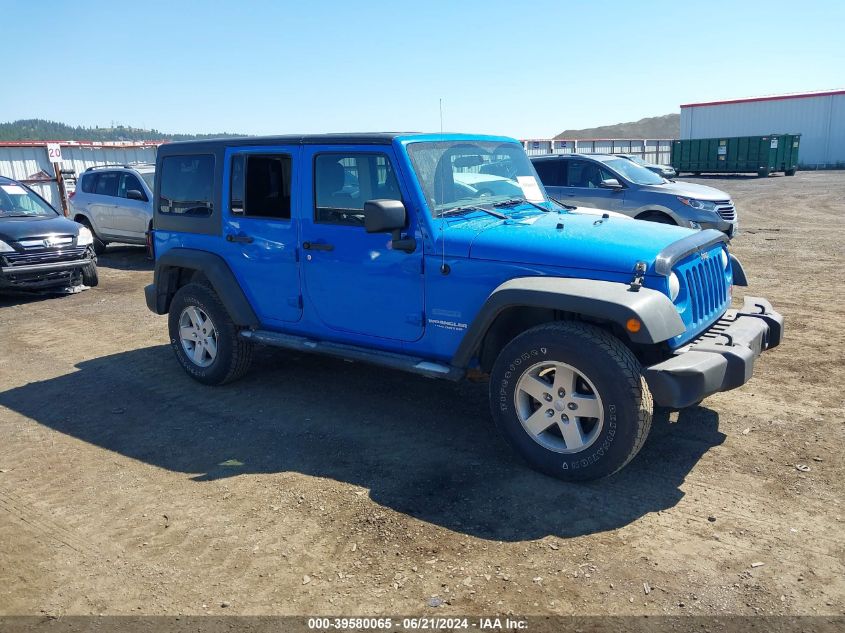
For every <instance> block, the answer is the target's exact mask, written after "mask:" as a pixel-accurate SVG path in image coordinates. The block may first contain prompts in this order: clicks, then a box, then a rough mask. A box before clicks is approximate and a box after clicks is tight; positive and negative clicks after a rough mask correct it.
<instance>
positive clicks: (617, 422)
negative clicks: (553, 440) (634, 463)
mask: <svg viewBox="0 0 845 633" xmlns="http://www.w3.org/2000/svg"><path fill="white" fill-rule="evenodd" d="M544 361H554V362H560V363H566V364H567V365H569V366H571V367H573V368H575V369H576V370H577V371H578V372H579V373H582V374H583V375H584V376H587V377H589V379H590V380H591V381H592V383H593V384H594V385H595V388H596V391H597V393H598V395H599V397H600V399H601V404H602V407H601V409H602V411H603V413H604V421H603V425H602V427H601V430H600V432H599V434H598V436H597V438H596V439H595V441H594V442H593V443H592V444H591V445H589V446H588V447H587V448H585V449H584V450H582V451H581V452H576V453H561V452H555V451H553V450H550V449H548V448H546V447H545V446H543V445H541V444H540V443H538V442H537V441H536V440H535V439H534V437H532V436H531V435H530V434H529V433H528V432H527V431H526V430H525V428H524V427H523V425H522V423H521V422H520V420H519V416H518V414H517V411H516V402H515V394H516V388H517V384H518V383H519V380H520V378H521V377H522V376H523V375H524V374H525V373H526V371H527V370H528V369H529V368H530V367H532V366H535V365H536V364H537V363H540V362H544ZM490 407H491V411H492V414H493V420H494V421H495V423H496V426H497V428H498V429H499V431H500V432H501V433H502V435H503V436H504V438H505V440H507V442H508V444H510V445H511V447H512V448H513V449H514V450H515V451H516V452H517V453H519V454H520V455H521V456H522V457H523V458H524V459H525V460H526V461H527V462H528V463H529V465H530V466H531V467H532V468H534V469H536V470H538V471H540V472H542V473H545V474H547V475H551V476H552V477H556V478H558V479H563V480H565V481H586V480H591V479H599V478H601V477H607V476H609V475H612V474H613V473H615V472H617V471H618V470H620V469H621V468H622V467H624V466H625V465H626V464H627V463H628V462H630V461H631V460H632V459H633V458H634V456H635V455H636V454H637V453H638V452H639V450H640V448H642V446H643V444H644V443H645V440H646V438H647V437H648V433H649V430H650V429H651V420H652V410H653V403H652V398H651V392H650V391H649V389H648V385H647V384H646V382H645V379H644V378H643V377H642V368H641V365H640V363H639V361H638V360H637V358H636V357H635V356H634V354H633V353H632V352H631V350H629V349H628V348H627V347H625V345H623V344H622V342H621V341H620V340H619V339H617V338H616V337H614V336H613V335H611V334H610V333H608V332H606V331H604V330H602V329H600V328H598V327H596V326H593V325H590V324H586V323H579V322H571V321H557V322H554V323H548V324H544V325H539V326H537V327H534V328H532V329H530V330H527V331H526V332H523V333H522V334H520V335H519V336H517V337H516V338H514V339H513V340H512V341H511V342H510V343H508V345H506V346H505V348H504V349H503V350H502V351H501V353H500V354H499V356H498V358H497V359H496V362H495V364H494V366H493V371H492V373H491V376H490Z"/></svg>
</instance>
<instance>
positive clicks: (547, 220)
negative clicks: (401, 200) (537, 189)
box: [437, 212, 695, 273]
mask: <svg viewBox="0 0 845 633" xmlns="http://www.w3.org/2000/svg"><path fill="white" fill-rule="evenodd" d="M693 233H695V231H692V230H690V229H685V228H682V227H678V226H671V225H667V224H658V223H655V222H643V221H641V220H630V219H628V218H624V219H623V218H616V217H610V218H606V219H604V218H600V217H599V218H597V217H595V216H591V215H585V214H579V213H553V212H550V213H542V214H534V215H530V216H525V217H514V218H509V219H507V220H497V219H495V218H492V217H488V218H475V219H473V220H470V221H467V222H463V223H460V224H456V225H452V226H450V228H449V229H448V230H447V231H444V232H443V235H444V236H445V237H446V242H447V245H446V249H445V251H446V253H449V254H452V255H458V256H466V257H471V258H473V259H486V260H491V261H499V262H512V263H521V264H529V265H541V266H560V267H566V268H582V269H588V270H601V271H609V272H616V273H629V272H631V271H632V270H633V269H634V266H635V265H636V263H637V262H639V261H644V262H646V264H647V265H648V271H649V272H652V271H653V266H654V260H655V258H656V257H657V254H658V253H660V251H662V250H663V249H664V248H665V247H667V246H668V245H669V244H672V243H673V242H676V241H678V240H680V239H682V238H684V237H687V236H689V235H691V234H693ZM437 248H438V252H439V249H440V248H442V244H438V245H437Z"/></svg>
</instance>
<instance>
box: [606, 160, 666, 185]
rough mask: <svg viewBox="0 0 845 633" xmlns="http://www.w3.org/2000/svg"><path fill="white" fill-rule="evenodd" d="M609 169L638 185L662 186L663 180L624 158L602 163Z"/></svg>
mask: <svg viewBox="0 0 845 633" xmlns="http://www.w3.org/2000/svg"><path fill="white" fill-rule="evenodd" d="M602 162H603V163H604V164H605V165H607V166H608V167H610V168H611V169H613V170H615V171H617V172H619V173H620V174H621V175H622V176H624V177H625V178H627V179H628V180H630V181H631V182H633V183H636V184H638V185H662V184H663V178H661V177H660V176H658V175H657V174H655V173H654V172H653V171H651V170H648V169H646V168H645V167H640V166H639V165H637V164H636V163H632V162H631V161H629V160H627V159H625V158H609V159H608V160H603V161H602Z"/></svg>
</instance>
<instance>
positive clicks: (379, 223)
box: [364, 200, 417, 253]
mask: <svg viewBox="0 0 845 633" xmlns="http://www.w3.org/2000/svg"><path fill="white" fill-rule="evenodd" d="M407 223H408V212H407V211H406V210H405V205H404V204H402V201H401V200H368V201H367V202H365V203H364V228H365V229H366V231H367V233H392V235H393V248H394V250H398V251H405V252H406V253H413V252H414V250H416V248H417V241H416V240H415V239H414V238H412V237H409V238H404V239H403V238H402V229H404V228H405V225H406V224H407Z"/></svg>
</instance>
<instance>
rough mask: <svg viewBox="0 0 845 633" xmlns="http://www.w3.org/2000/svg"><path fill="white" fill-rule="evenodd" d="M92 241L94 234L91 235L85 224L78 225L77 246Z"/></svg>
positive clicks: (86, 244) (85, 244) (91, 242)
mask: <svg viewBox="0 0 845 633" xmlns="http://www.w3.org/2000/svg"><path fill="white" fill-rule="evenodd" d="M93 243H94V236H93V235H91V231H89V230H88V227H87V226H81V227H79V233H78V234H77V236H76V245H77V246H88V245H89V244H93Z"/></svg>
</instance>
